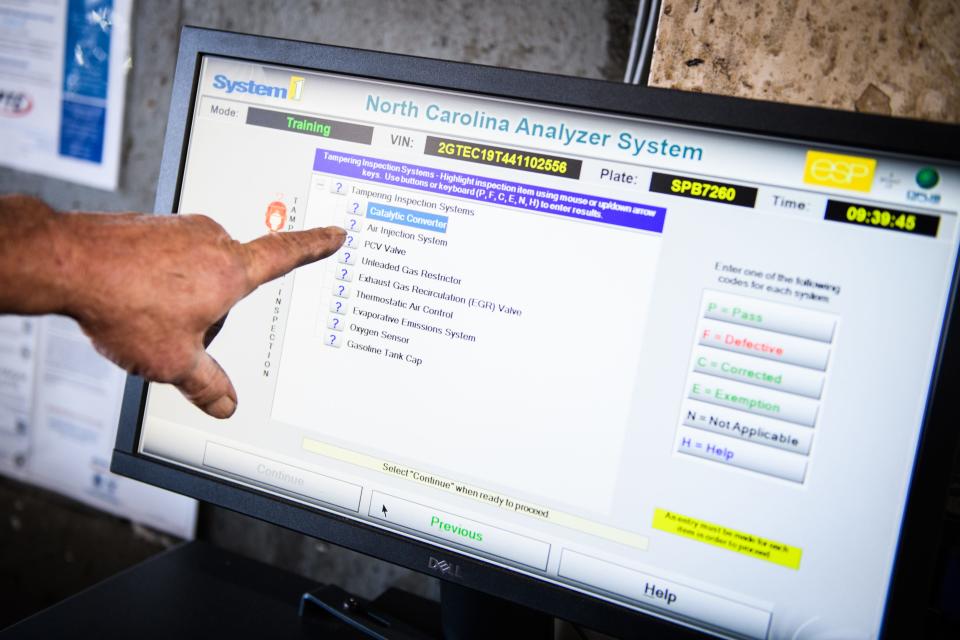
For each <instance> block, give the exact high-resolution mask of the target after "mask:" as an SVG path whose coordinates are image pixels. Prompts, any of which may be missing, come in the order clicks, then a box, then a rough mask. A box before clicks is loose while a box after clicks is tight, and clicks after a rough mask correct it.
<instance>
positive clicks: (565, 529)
mask: <svg viewBox="0 0 960 640" xmlns="http://www.w3.org/2000/svg"><path fill="white" fill-rule="evenodd" d="M197 69H198V72H197V74H196V78H195V80H194V82H195V84H194V85H193V87H194V89H193V90H194V96H193V103H192V114H191V115H190V117H189V119H188V122H187V131H188V137H187V139H186V142H185V147H184V149H185V151H184V156H183V165H182V172H181V174H180V176H181V180H182V182H181V185H180V190H179V196H178V200H177V203H176V206H175V209H176V210H177V211H178V212H180V213H192V212H199V213H204V214H206V215H208V216H211V217H212V218H213V219H214V220H216V221H217V222H218V223H220V224H221V225H223V227H224V228H225V229H226V230H227V231H228V232H229V233H230V234H231V235H232V236H233V237H235V238H237V239H239V240H242V241H246V240H251V239H253V238H255V237H257V236H260V235H262V234H265V233H284V232H287V231H290V230H298V229H307V228H313V227H319V226H326V225H339V226H342V227H343V228H345V229H346V230H347V239H346V243H345V244H344V246H343V247H342V248H341V249H340V251H339V252H338V253H337V254H336V255H335V256H334V257H332V258H330V259H327V260H325V261H322V262H319V263H316V264H313V265H310V266H306V267H303V268H301V269H299V270H297V271H296V272H294V273H292V274H290V275H287V276H285V277H282V278H280V279H278V280H275V281H273V282H271V283H268V284H267V285H264V286H262V287H260V288H259V289H258V290H256V291H255V292H253V293H252V294H251V295H250V296H249V297H247V298H246V299H244V300H243V301H241V302H240V303H239V304H238V305H237V306H236V307H235V308H234V309H233V310H232V311H231V312H230V314H229V316H228V317H227V319H226V322H225V324H224V326H223V329H222V330H221V332H220V334H219V336H218V337H217V338H216V339H215V340H214V342H213V344H212V345H211V347H210V352H211V353H212V355H213V356H214V357H215V358H216V359H217V360H218V361H219V362H220V363H221V364H222V365H223V367H224V369H225V370H226V371H227V372H228V373H229V375H230V376H231V378H232V380H233V382H234V384H235V386H236V389H237V391H238V394H239V406H238V409H237V412H236V414H235V415H234V416H233V417H232V418H230V419H229V420H226V421H219V420H215V419H213V418H210V417H208V416H206V415H204V414H203V413H201V412H200V411H199V410H198V409H196V408H195V407H193V406H192V405H191V404H190V403H189V402H187V401H186V400H185V399H184V398H183V397H181V395H180V394H179V393H178V392H177V391H176V389H174V388H173V387H170V386H166V385H157V384H153V385H149V387H148V390H147V393H146V402H145V405H144V407H143V413H142V426H141V428H140V431H139V439H138V440H137V442H136V454H137V455H139V456H141V457H145V458H148V459H152V460H156V461H160V462H162V463H164V464H166V465H173V466H175V467H176V468H182V469H185V470H189V471H190V472H191V473H194V474H201V475H202V476H204V477H208V478H214V479H216V480H217V481H218V482H223V483H227V484H229V485H231V486H241V487H245V488H246V489H247V490H251V491H254V492H256V493H257V494H259V495H266V496H274V497H277V498H281V499H283V500H285V501H287V502H292V503H296V504H298V505H300V507H301V508H307V509H310V510H315V511H316V512H318V513H327V514H335V515H337V516H339V517H341V518H346V519H348V520H351V521H354V522H358V523H361V524H362V525H363V526H364V527H366V528H369V529H370V530H373V531H383V532H390V533H392V534H395V535H398V536H401V537H403V538H405V539H412V540H416V541H419V542H423V543H427V544H429V545H431V546H432V547H433V548H438V549H446V550H450V551H454V552H456V553H458V554H461V555H462V556H466V557H470V558H473V559H476V560H479V561H482V562H483V563H486V564H488V565H494V566H497V567H500V568H503V569H505V570H507V571H509V572H516V573H517V574H522V575H525V576H528V577H529V578H532V579H534V580H536V581H542V582H544V583H550V584H552V585H555V586H559V587H561V588H563V589H565V590H568V591H570V592H576V593H578V594H583V595H586V596H590V597H593V598H596V599H599V600H602V601H606V602H609V603H613V604H615V605H617V606H618V607H622V608H627V609H634V610H636V611H640V612H643V613H645V614H648V615H651V616H656V617H660V618H664V619H667V620H670V621H673V622H677V623H678V624H681V625H685V626H688V627H692V628H695V629H700V630H703V631H706V632H709V633H714V634H717V635H720V636H728V637H748V638H767V637H771V638H772V637H778V638H779V637H813V636H817V637H821V636H824V635H828V636H830V637H844V638H854V637H869V636H875V635H877V634H878V633H879V630H880V628H881V624H882V622H883V617H884V610H885V605H886V602H887V596H888V589H889V586H890V582H891V575H892V570H893V564H894V558H895V553H896V551H897V545H898V539H899V536H900V530H901V524H902V520H903V516H904V507H905V504H906V498H907V491H908V489H909V486H910V481H911V476H912V473H913V470H914V464H915V460H916V455H917V450H918V443H919V441H920V436H921V432H922V425H923V420H924V415H925V408H926V405H927V400H928V395H929V392H930V385H931V379H932V376H933V373H934V370H935V365H936V362H937V357H938V352H939V347H940V344H941V334H942V331H943V327H944V322H945V317H946V313H947V310H948V309H949V306H950V301H951V295H952V285H953V281H954V270H955V264H956V258H957V242H958V229H957V215H956V209H957V203H958V202H960V187H958V185H960V173H958V171H957V169H956V167H955V166H953V165H951V164H949V163H942V162H941V163H934V162H931V161H929V160H923V159H918V158H911V157H907V156H894V155H889V154H882V153H877V152H875V151H872V150H870V149H856V148H835V147H831V146H829V145H824V144H823V143H816V144H813V143H799V142H797V141H789V140H785V139H777V138H774V137H763V136H756V135H746V134H742V133H735V132H730V131H723V130H720V129H711V128H705V127H693V126H681V125H678V124H670V123H667V122H663V121H655V120H650V119H642V118H636V117H626V116H623V115H616V114H612V113H609V112H602V111H590V110H583V109H571V108H563V107H560V106H557V105H547V104H537V103H533V102H530V101H523V100H514V99H504V98H497V97H491V96H482V95H475V94H470V93H465V92H457V91H449V90H442V89H439V88H436V87H426V86H422V85H415V84H404V83H400V82H386V81H379V80H374V79H369V78H362V77H359V76H350V75H347V74H338V73H318V72H314V71H310V70H306V69H303V68H295V67H284V66H276V65H271V64H265V63H263V62H253V61H245V60H238V59H232V58H227V57H218V56H215V55H204V56H201V59H200V61H199V63H198V66H197ZM439 82H441V79H438V83H439ZM816 133H817V132H816V131H812V132H811V138H814V139H815V138H816ZM185 259H187V260H189V256H187V257H186V258H185Z"/></svg>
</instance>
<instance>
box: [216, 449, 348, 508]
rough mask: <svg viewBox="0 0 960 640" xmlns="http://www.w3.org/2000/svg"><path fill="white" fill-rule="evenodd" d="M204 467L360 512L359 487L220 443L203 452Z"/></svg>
mask: <svg viewBox="0 0 960 640" xmlns="http://www.w3.org/2000/svg"><path fill="white" fill-rule="evenodd" d="M203 466H205V467H210V468H211V469H217V470H219V471H226V472H227V473H230V474H233V475H235V476H240V477H242V478H245V479H247V480H252V481H254V482H257V483H259V484H262V485H265V486H268V487H271V488H273V489H279V490H281V491H284V492H286V493H289V494H293V495H296V496H297V497H301V498H308V499H310V500H313V501H315V502H317V501H319V502H326V503H329V504H332V505H335V506H338V507H342V508H344V509H349V510H350V511H359V510H360V492H361V488H360V487H359V486H357V485H355V484H350V483H349V482H344V481H343V480H337V479H336V478H331V477H329V476H324V475H320V474H319V473H313V472H311V471H307V470H306V469H301V468H299V467H294V466H291V465H289V464H284V463H282V462H277V461H276V460H270V459H269V458H262V457H260V456H255V455H253V454H251V453H247V452H245V451H240V450H239V449H234V448H233V447H226V446H224V445H222V444H217V443H216V442H207V447H206V449H205V450H204V452H203Z"/></svg>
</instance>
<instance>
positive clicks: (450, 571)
mask: <svg viewBox="0 0 960 640" xmlns="http://www.w3.org/2000/svg"><path fill="white" fill-rule="evenodd" d="M427 568H428V569H430V570H431V571H436V572H437V573H440V574H443V575H445V576H450V577H452V578H462V577H463V574H462V573H461V572H460V565H458V564H450V563H449V562H447V561H446V560H438V559H437V558H434V557H433V556H430V559H429V560H428V561H427Z"/></svg>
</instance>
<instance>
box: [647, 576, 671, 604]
mask: <svg viewBox="0 0 960 640" xmlns="http://www.w3.org/2000/svg"><path fill="white" fill-rule="evenodd" d="M643 595H645V596H647V597H648V598H655V599H657V600H662V601H663V602H664V604H666V605H667V606H668V607H669V606H670V605H672V604H673V603H674V602H676V601H677V594H675V593H673V592H672V591H670V589H660V588H658V587H657V585H655V584H653V583H652V582H648V583H646V584H645V585H644V587H643Z"/></svg>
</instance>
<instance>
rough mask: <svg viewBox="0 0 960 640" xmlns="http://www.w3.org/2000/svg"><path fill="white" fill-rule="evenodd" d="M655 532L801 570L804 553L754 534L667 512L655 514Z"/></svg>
mask: <svg viewBox="0 0 960 640" xmlns="http://www.w3.org/2000/svg"><path fill="white" fill-rule="evenodd" d="M653 528H654V529H659V530H660V531H666V532H667V533H673V534H676V535H678V536H683V537H684V538H690V539H691V540H698V541H700V542H705V543H707V544H712V545H713V546H715V547H722V548H724V549H729V550H730V551H734V552H736V553H740V554H742V555H745V556H750V557H752V558H759V559H760V560H766V561H767V562H772V563H774V564H779V565H780V566H783V567H789V568H791V569H799V568H800V556H801V554H802V553H803V550H802V549H800V548H799V547H791V546H790V545H787V544H784V543H782V542H777V541H776V540H768V539H767V538H761V537H760V536H756V535H753V534H752V533H744V532H743V531H737V530H735V529H728V528H727V527H724V526H722V525H719V524H714V523H712V522H707V521H705V520H697V519H696V518H691V517H690V516H685V515H681V514H679V513H676V512H673V511H667V510H666V509H655V510H654V512H653Z"/></svg>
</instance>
